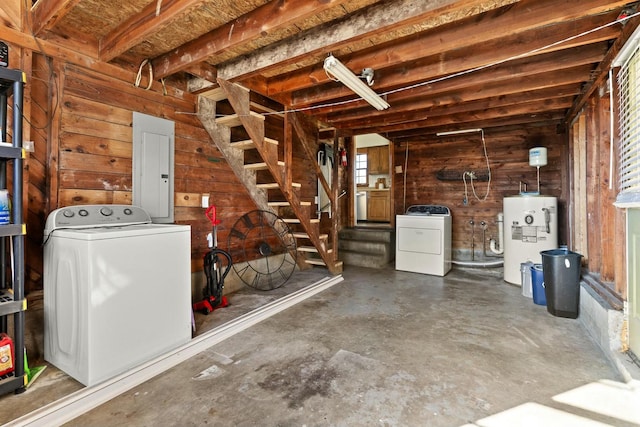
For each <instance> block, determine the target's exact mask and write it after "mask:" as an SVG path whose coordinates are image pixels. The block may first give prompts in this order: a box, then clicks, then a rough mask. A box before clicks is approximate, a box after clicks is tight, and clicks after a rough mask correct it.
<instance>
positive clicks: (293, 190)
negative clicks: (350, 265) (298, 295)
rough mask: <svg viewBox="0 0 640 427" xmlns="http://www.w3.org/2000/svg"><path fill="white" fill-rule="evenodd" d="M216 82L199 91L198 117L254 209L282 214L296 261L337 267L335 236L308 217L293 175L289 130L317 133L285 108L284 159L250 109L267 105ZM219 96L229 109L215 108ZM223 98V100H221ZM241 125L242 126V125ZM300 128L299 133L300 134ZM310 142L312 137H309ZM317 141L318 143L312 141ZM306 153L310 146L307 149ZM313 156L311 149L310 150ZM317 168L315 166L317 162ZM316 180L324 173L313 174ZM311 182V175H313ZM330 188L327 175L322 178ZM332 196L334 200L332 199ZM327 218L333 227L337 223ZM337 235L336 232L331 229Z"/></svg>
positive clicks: (301, 264)
mask: <svg viewBox="0 0 640 427" xmlns="http://www.w3.org/2000/svg"><path fill="white" fill-rule="evenodd" d="M218 83H219V84H220V87H219V88H216V89H213V90H211V91H208V92H205V93H202V94H200V96H199V102H198V117H199V118H200V120H201V122H202V123H203V125H204V127H205V129H207V131H208V132H209V134H210V135H211V138H212V139H213V141H214V142H215V143H216V145H217V146H218V148H219V149H220V151H221V152H222V153H223V155H224V156H225V158H226V159H227V161H228V162H229V165H230V166H231V168H232V169H233V171H234V173H235V174H236V176H238V178H239V179H240V181H242V183H243V184H244V185H245V187H247V190H248V191H249V194H250V196H251V198H252V199H253V200H254V202H255V203H256V205H257V206H258V208H259V209H262V210H267V211H271V212H273V213H275V214H276V215H278V216H280V217H282V218H283V220H284V221H285V222H286V223H287V224H288V225H289V227H290V228H291V229H292V231H293V236H294V237H295V238H296V240H297V248H298V259H297V262H298V266H299V267H301V268H304V266H307V267H310V266H311V265H322V266H326V268H327V269H328V270H329V272H330V273H331V274H334V275H335V274H340V273H341V272H342V261H339V260H338V259H337V238H336V239H333V241H332V242H330V241H329V234H326V233H321V232H320V220H319V219H317V218H314V217H312V215H313V214H315V212H314V211H312V209H313V208H312V203H311V201H308V200H302V198H301V196H300V190H301V187H302V185H301V184H300V183H297V182H293V180H292V165H293V155H292V153H293V151H292V144H293V143H292V138H291V134H292V132H294V131H295V132H297V133H298V136H299V137H300V138H307V139H308V138H317V136H315V137H314V136H312V135H311V133H310V132H309V131H308V129H305V128H303V127H301V125H300V123H301V122H300V120H299V119H296V118H295V117H292V116H291V115H290V114H289V113H287V114H286V115H285V117H284V131H283V135H284V136H285V141H284V147H283V150H282V151H283V157H284V158H283V159H280V158H279V149H278V145H279V141H277V140H275V139H273V138H268V137H266V135H265V127H266V126H265V115H264V114H263V113H260V112H258V111H255V110H259V111H260V110H263V111H268V108H267V107H264V106H260V105H256V104H255V103H253V102H252V101H251V96H250V95H251V94H250V92H249V90H247V89H245V88H243V87H241V86H239V85H236V84H233V83H230V82H227V81H225V80H221V79H219V80H218ZM222 101H224V102H225V106H226V107H227V108H228V107H230V108H231V109H232V111H227V112H221V111H218V104H219V103H221V102H222ZM226 103H228V105H226ZM239 127H241V128H243V131H242V132H235V134H240V135H243V136H244V135H248V138H244V137H242V138H241V139H238V140H236V137H235V135H234V132H233V130H234V128H239ZM241 130H242V129H241ZM301 132H304V135H300V133H301ZM314 143H315V141H314ZM316 145H317V144H316ZM305 151H308V152H307V153H306V154H307V156H309V155H310V154H311V151H312V150H311V149H308V150H307V149H306V150H305ZM311 159H313V162H314V164H316V165H317V163H316V162H315V152H314V153H313V154H311ZM316 172H319V168H318V170H317V171H316ZM318 178H319V179H320V180H321V182H322V181H323V180H324V177H323V176H321V177H318ZM314 182H315V180H314ZM322 185H323V186H325V191H327V193H329V190H330V189H329V187H328V185H327V184H326V181H324V182H322ZM332 202H333V201H332ZM335 222H336V221H335V220H334V221H332V228H334V229H335V228H336V227H337V224H336V223H335ZM331 234H332V235H335V236H337V232H335V233H334V232H332V233H331Z"/></svg>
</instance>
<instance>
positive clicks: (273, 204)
mask: <svg viewBox="0 0 640 427" xmlns="http://www.w3.org/2000/svg"><path fill="white" fill-rule="evenodd" d="M299 203H300V206H311V202H304V201H301V202H299ZM267 205H269V206H271V207H283V206H284V207H286V206H291V203H289V202H287V201H286V200H283V201H275V202H267ZM318 221H319V220H318Z"/></svg>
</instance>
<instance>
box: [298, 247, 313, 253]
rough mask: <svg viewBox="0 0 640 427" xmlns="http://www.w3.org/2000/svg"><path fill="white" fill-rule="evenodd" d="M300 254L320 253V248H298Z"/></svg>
mask: <svg viewBox="0 0 640 427" xmlns="http://www.w3.org/2000/svg"><path fill="white" fill-rule="evenodd" d="M298 251H300V252H318V248H316V247H315V246H298Z"/></svg>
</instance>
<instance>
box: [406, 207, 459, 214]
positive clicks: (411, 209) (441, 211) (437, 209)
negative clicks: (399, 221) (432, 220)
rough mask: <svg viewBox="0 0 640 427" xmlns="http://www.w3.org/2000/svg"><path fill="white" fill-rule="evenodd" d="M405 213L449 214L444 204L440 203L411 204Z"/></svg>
mask: <svg viewBox="0 0 640 427" xmlns="http://www.w3.org/2000/svg"><path fill="white" fill-rule="evenodd" d="M407 215H441V216H442V215H451V211H449V208H448V207H446V206H441V205H412V206H409V209H407Z"/></svg>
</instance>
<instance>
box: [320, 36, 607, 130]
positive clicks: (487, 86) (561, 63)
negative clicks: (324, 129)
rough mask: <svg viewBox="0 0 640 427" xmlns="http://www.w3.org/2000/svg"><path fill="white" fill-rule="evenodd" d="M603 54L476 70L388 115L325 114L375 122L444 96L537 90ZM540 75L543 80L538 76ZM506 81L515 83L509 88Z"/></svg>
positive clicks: (601, 50)
mask: <svg viewBox="0 0 640 427" xmlns="http://www.w3.org/2000/svg"><path fill="white" fill-rule="evenodd" d="M605 52H606V43H598V44H593V45H588V46H583V47H580V48H577V49H575V50H573V51H571V52H570V53H567V52H564V51H560V52H552V53H546V54H542V55H537V56H535V57H529V58H523V59H520V60H517V61H513V62H510V63H508V64H503V65H501V66H497V67H493V68H489V69H487V70H484V71H479V72H477V73H475V75H474V76H469V78H468V79H467V80H464V79H463V78H459V79H457V80H458V81H457V82H449V83H447V82H446V81H443V82H441V83H438V84H434V85H430V86H429V87H428V88H425V91H424V92H425V93H428V94H429V96H428V97H425V96H423V95H421V96H419V97H417V98H413V99H409V100H406V101H403V100H402V99H401V98H398V99H396V102H395V103H394V106H393V109H392V111H390V112H387V111H385V112H379V111H370V109H369V108H364V109H357V110H353V111H344V110H342V111H340V112H339V113H332V114H326V115H325V118H326V120H328V121H330V122H332V123H340V122H347V121H356V120H370V121H374V120H380V118H381V117H383V116H385V115H388V114H397V113H399V112H404V111H410V110H412V109H415V108H426V105H429V106H435V105H445V104H446V103H447V102H446V101H445V99H446V98H445V99H442V98H444V97H445V96H446V94H447V93H455V96H456V98H457V99H458V100H460V101H463V100H465V101H469V100H474V99H480V98H484V97H490V96H498V95H500V94H506V93H510V92H509V91H510V90H515V91H518V90H531V89H536V88H540V87H541V85H548V84H549V83H550V82H553V81H555V80H556V79H549V78H548V75H547V74H545V73H552V74H556V73H559V74H561V75H563V73H564V70H567V69H571V68H574V67H578V66H583V65H587V64H593V63H596V62H598V61H600V60H601V59H602V58H603V57H604V55H605ZM580 70H581V73H580V74H577V73H570V76H571V77H573V78H575V82H579V81H582V79H583V78H584V75H583V74H582V71H587V69H586V68H580ZM540 75H542V77H538V76H540ZM509 82H514V83H516V84H514V85H511V84H509ZM465 85H466V90H465ZM447 86H449V87H447ZM512 86H513V87H512ZM547 87H548V86H547ZM525 88H528V89H525ZM439 93H444V94H445V95H444V96H438V97H436V98H434V94H439ZM405 105H406V107H405ZM421 106H422V107H421ZM326 111H329V109H319V110H318V111H316V113H317V114H321V113H322V112H326Z"/></svg>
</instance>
